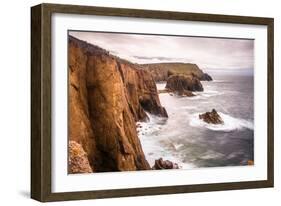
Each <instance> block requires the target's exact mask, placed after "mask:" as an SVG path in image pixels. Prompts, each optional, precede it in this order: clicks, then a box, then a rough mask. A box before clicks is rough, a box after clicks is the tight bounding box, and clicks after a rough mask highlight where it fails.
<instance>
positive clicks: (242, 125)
mask: <svg viewBox="0 0 281 206" xmlns="http://www.w3.org/2000/svg"><path fill="white" fill-rule="evenodd" d="M199 114H200V113H196V114H194V115H192V117H191V118H190V126H192V127H205V128H207V129H210V130H214V131H226V132H228V131H233V130H243V129H250V130H253V129H254V124H253V122H251V121H248V120H245V119H239V118H235V117H232V116H230V115H228V114H224V113H222V112H218V114H219V115H220V116H221V118H222V119H223V121H224V123H223V124H208V123H206V122H204V121H203V120H201V119H199Z"/></svg>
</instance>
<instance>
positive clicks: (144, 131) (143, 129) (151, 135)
mask: <svg viewBox="0 0 281 206" xmlns="http://www.w3.org/2000/svg"><path fill="white" fill-rule="evenodd" d="M148 116H149V119H150V120H149V121H147V122H137V131H138V137H139V139H140V141H141V145H142V148H143V151H144V153H145V157H146V159H147V161H148V163H149V165H150V166H151V167H152V166H154V164H155V160H156V159H159V158H163V159H164V160H169V161H172V162H174V163H177V164H178V165H179V167H180V168H181V169H191V168H194V167H195V166H194V165H193V164H189V163H185V162H184V161H183V159H182V158H181V157H180V154H179V153H175V151H171V150H170V149H169V148H167V147H165V146H164V145H163V144H161V141H162V142H163V141H164V142H169V140H168V139H165V137H162V136H158V135H157V134H158V132H159V130H160V129H162V128H161V127H162V124H163V121H165V118H160V117H157V116H154V115H150V114H148ZM171 146H172V148H173V149H174V150H178V149H180V148H181V147H183V146H184V145H183V144H177V143H172V142H171Z"/></svg>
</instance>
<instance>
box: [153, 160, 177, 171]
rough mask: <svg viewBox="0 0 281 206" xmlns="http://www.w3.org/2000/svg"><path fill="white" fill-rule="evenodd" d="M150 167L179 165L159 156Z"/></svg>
mask: <svg viewBox="0 0 281 206" xmlns="http://www.w3.org/2000/svg"><path fill="white" fill-rule="evenodd" d="M152 169H154V170H163V169H179V165H178V164H177V163H174V162H171V161H169V160H163V158H160V159H158V160H155V164H154V166H153V167H152Z"/></svg>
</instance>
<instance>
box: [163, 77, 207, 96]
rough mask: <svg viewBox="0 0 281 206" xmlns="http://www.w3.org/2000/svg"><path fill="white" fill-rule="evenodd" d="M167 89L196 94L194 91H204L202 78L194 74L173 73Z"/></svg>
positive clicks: (180, 93)
mask: <svg viewBox="0 0 281 206" xmlns="http://www.w3.org/2000/svg"><path fill="white" fill-rule="evenodd" d="M166 89H168V90H169V91H172V92H175V93H177V94H179V95H184V94H185V95H186V96H194V95H193V93H192V92H193V91H203V86H202V84H201V82H200V80H199V79H198V78H197V77H196V76H194V75H171V76H169V78H168V81H167V84H166Z"/></svg>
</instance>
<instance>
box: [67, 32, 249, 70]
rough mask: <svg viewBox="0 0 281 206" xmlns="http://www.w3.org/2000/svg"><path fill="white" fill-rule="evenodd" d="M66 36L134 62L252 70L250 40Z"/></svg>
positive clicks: (94, 33)
mask: <svg viewBox="0 0 281 206" xmlns="http://www.w3.org/2000/svg"><path fill="white" fill-rule="evenodd" d="M69 34H70V35H72V36H74V37H76V38H78V39H81V40H84V41H87V42H88V43H91V44H95V45H97V46H100V47H102V48H104V49H106V50H108V51H110V53H112V54H114V55H116V56H119V57H121V58H124V59H127V60H129V61H131V62H134V63H139V64H142V63H158V62H185V63H195V64H197V65H198V66H199V67H200V68H202V69H231V70H233V69H251V70H252V69H253V64H254V41H253V40H244V39H239V40H238V39H222V38H202V37H186V36H185V37H179V36H156V35H139V34H118V33H98V32H70V33H69Z"/></svg>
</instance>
